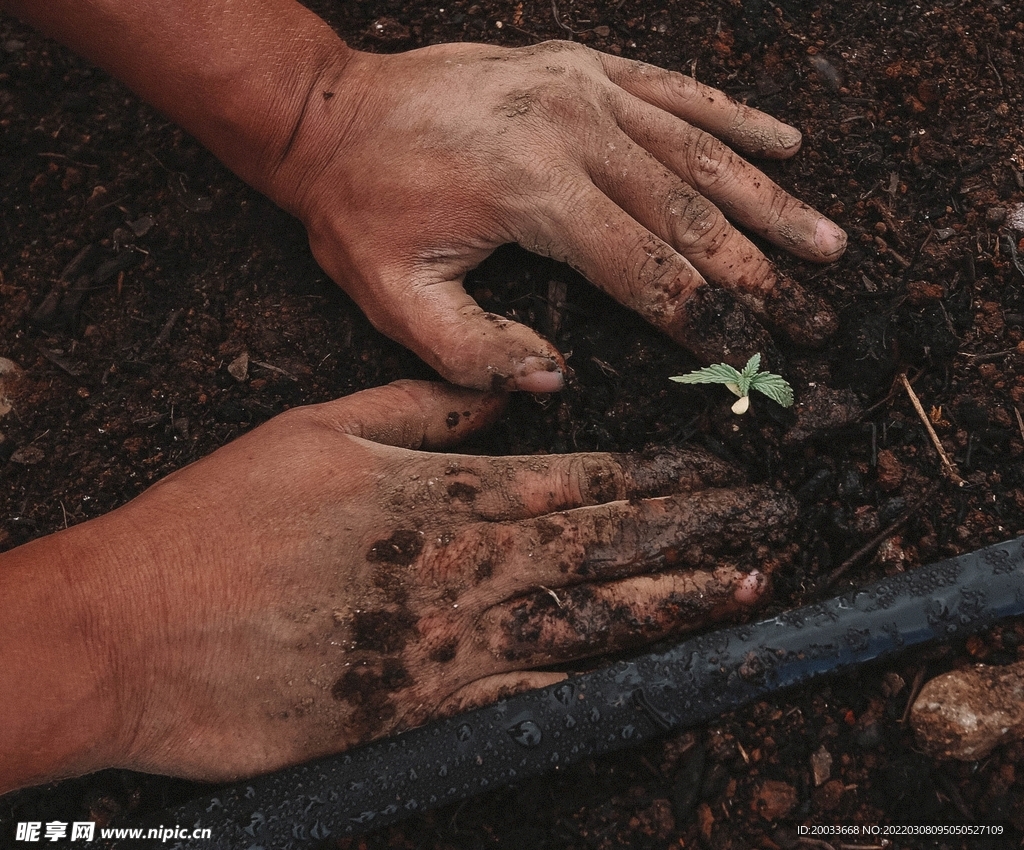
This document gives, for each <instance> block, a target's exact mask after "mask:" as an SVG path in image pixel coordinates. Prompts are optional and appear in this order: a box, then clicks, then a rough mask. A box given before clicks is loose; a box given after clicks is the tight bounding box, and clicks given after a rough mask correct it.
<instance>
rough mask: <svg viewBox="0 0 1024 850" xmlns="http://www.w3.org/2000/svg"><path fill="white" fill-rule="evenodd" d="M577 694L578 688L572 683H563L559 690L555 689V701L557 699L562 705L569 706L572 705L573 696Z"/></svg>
mask: <svg viewBox="0 0 1024 850" xmlns="http://www.w3.org/2000/svg"><path fill="white" fill-rule="evenodd" d="M574 693H576V687H575V686H574V685H573V684H571V683H570V682H562V684H560V685H559V686H558V687H557V688H555V699H557V700H558V701H559V702H560V703H561V704H562V705H565V706H568V705H571V704H572V697H573V694H574Z"/></svg>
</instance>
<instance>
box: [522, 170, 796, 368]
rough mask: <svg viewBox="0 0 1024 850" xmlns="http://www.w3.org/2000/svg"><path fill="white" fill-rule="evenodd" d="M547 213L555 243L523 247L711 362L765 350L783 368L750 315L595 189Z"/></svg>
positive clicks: (529, 241) (530, 241) (532, 241)
mask: <svg viewBox="0 0 1024 850" xmlns="http://www.w3.org/2000/svg"><path fill="white" fill-rule="evenodd" d="M652 162H653V160H652ZM705 203H706V202H705ZM692 211H693V210H692V209H691V212H692ZM550 215H551V216H552V217H553V218H554V219H555V220H556V224H557V226H558V227H559V229H560V236H559V239H558V241H557V245H556V244H555V243H553V242H551V243H548V242H540V241H539V240H538V239H537V238H525V237H523V238H521V239H520V242H521V244H522V245H523V246H524V247H527V248H530V249H531V250H534V251H536V252H538V253H543V254H546V255H548V256H551V257H554V258H555V259H560V260H565V261H566V262H568V263H569V264H570V265H571V266H573V268H575V269H577V270H579V271H580V272H581V273H582V274H583V275H584V276H585V277H586V278H587V279H588V280H590V281H591V283H593V284H594V285H596V286H598V287H599V288H601V289H602V290H604V291H605V292H607V293H608V294H609V295H611V296H612V297H613V298H615V299H616V300H617V301H618V302H619V303H621V304H623V305H624V306H626V307H629V308H630V309H631V310H635V311H636V312H637V313H639V314H640V315H641V316H643V318H644V319H646V320H647V321H648V322H650V323H651V324H652V325H654V326H655V327H656V328H658V329H660V330H661V331H663V332H664V333H666V334H667V335H668V336H669V337H671V338H672V339H673V340H675V341H676V342H678V343H679V344H680V345H682V346H683V347H684V348H687V349H688V350H689V351H691V352H692V353H693V354H694V355H696V356H697V357H698V358H699V359H700V360H702V361H704V362H706V363H713V362H718V361H724V362H726V363H729V364H730V365H733V366H736V367H737V368H739V367H742V366H743V364H744V363H746V361H747V360H748V359H749V358H750V357H751V356H752V355H753V354H756V353H758V352H760V353H761V355H762V358H763V362H765V364H766V365H770V367H772V368H775V369H776V370H778V368H779V366H780V365H781V361H782V358H781V355H780V354H779V351H778V348H777V347H776V345H775V343H774V342H773V341H772V338H771V336H770V335H769V333H768V332H767V331H766V330H765V329H764V328H763V327H762V326H761V324H760V323H759V321H758V320H757V318H756V316H755V315H754V313H753V311H752V310H750V309H749V308H748V307H745V306H744V305H742V304H740V303H738V302H737V301H736V299H735V298H733V297H732V295H730V294H729V293H727V292H725V291H724V290H722V289H721V288H720V287H718V286H712V285H709V284H708V282H707V280H706V279H705V278H704V277H703V276H702V275H701V273H700V272H699V271H698V270H697V269H696V268H695V267H694V265H693V264H692V263H691V262H690V261H689V260H688V259H687V258H686V257H684V256H683V255H682V254H680V253H679V252H678V251H676V249H675V248H673V247H672V245H671V244H669V243H668V242H666V241H665V240H664V239H662V238H661V237H660V236H659V235H657V234H656V233H655V232H653V231H651V230H650V229H649V228H648V227H646V226H645V225H644V224H643V223H641V222H640V221H638V220H637V219H636V218H634V217H633V216H632V215H630V214H629V212H627V211H626V210H624V209H623V208H622V207H620V206H619V205H618V204H617V203H616V202H615V201H614V200H613V199H611V198H610V197H608V196H607V195H606V194H605V193H604V192H602V191H600V190H599V189H598V188H597V187H596V186H593V187H591V189H590V191H587V192H586V193H585V196H584V197H583V198H581V199H578V203H576V204H575V205H574V206H573V207H571V208H569V207H564V206H560V207H554V208H552V209H551V211H550ZM698 218H699V217H698ZM696 224H697V225H698V226H699V224H700V223H699V221H697V222H696Z"/></svg>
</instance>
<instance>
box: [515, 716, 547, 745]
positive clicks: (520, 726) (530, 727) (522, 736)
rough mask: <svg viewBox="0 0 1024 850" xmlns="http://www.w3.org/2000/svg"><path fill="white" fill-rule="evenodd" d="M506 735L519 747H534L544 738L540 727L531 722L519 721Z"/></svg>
mask: <svg viewBox="0 0 1024 850" xmlns="http://www.w3.org/2000/svg"><path fill="white" fill-rule="evenodd" d="M508 734H509V735H511V736H512V740H513V741H515V742H516V743H517V744H519V745H520V746H521V747H536V746H537V745H538V744H539V743H540V742H541V739H542V738H543V737H544V734H543V733H542V732H541V731H540V726H538V725H537V724H536V723H534V722H533V721H532V720H521V721H520V722H519V723H516V724H515V725H514V726H511V727H509V730H508Z"/></svg>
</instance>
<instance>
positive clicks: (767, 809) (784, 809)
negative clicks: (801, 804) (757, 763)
mask: <svg viewBox="0 0 1024 850" xmlns="http://www.w3.org/2000/svg"><path fill="white" fill-rule="evenodd" d="M796 804H797V793H796V788H794V787H793V786H792V785H790V784H789V783H788V782H781V781H779V780H776V779H766V780H765V781H764V782H762V783H761V784H760V785H758V786H757V790H756V791H755V792H754V799H753V800H752V801H751V803H750V807H751V808H752V809H753V810H754V811H755V812H757V813H758V814H759V815H760V816H761V817H763V818H764V819H765V820H767V821H776V820H779V819H780V818H784V817H786V815H788V814H789V813H790V812H791V811H792V810H793V807H794V806H796Z"/></svg>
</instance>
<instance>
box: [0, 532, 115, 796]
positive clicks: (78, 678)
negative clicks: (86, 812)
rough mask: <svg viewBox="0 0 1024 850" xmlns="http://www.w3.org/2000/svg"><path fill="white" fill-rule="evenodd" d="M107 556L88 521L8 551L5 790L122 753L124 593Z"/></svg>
mask: <svg viewBox="0 0 1024 850" xmlns="http://www.w3.org/2000/svg"><path fill="white" fill-rule="evenodd" d="M102 557H103V555H102V554H101V550H100V547H98V546H97V545H96V544H95V543H94V538H93V537H92V535H91V534H90V530H89V529H88V528H85V527H82V526H79V527H76V528H73V529H70V530H69V531H64V532H61V533H60V534H55V535H51V536H50V537H45V538H42V539H40V540H36V541H34V542H32V543H29V544H26V545H25V546H21V547H19V548H17V549H14V550H12V551H10V552H6V553H3V554H0V694H3V698H2V699H0V793H5V792H6V791H10V790H12V789H14V788H19V787H22V786H25V785H32V784H36V783H39V782H43V781H48V780H52V779H58V778H61V777H64V776H74V775H79V774H82V773H87V772H89V771H92V770H96V769H98V768H100V767H105V766H108V765H109V763H110V762H111V761H112V760H113V745H114V740H115V738H116V736H115V734H114V730H115V729H116V728H117V726H118V723H119V717H118V711H119V709H118V704H119V703H118V699H117V697H116V694H115V687H114V683H115V681H116V679H117V675H116V666H117V663H116V659H115V657H114V656H112V654H111V653H110V652H109V651H108V649H107V648H106V646H107V644H106V641H107V638H108V637H109V635H108V634H107V633H106V632H107V623H108V622H109V619H108V617H107V614H106V611H107V610H109V608H110V607H111V606H116V604H117V602H116V600H117V598H118V592H117V589H116V588H115V587H108V588H106V589H105V591H104V589H103V587H102V583H101V582H100V581H99V575H100V573H99V570H97V569H96V568H95V562H96V561H97V560H99V559H101V558H102Z"/></svg>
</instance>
